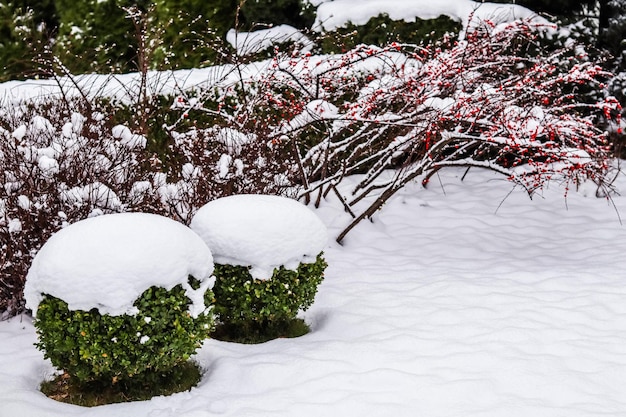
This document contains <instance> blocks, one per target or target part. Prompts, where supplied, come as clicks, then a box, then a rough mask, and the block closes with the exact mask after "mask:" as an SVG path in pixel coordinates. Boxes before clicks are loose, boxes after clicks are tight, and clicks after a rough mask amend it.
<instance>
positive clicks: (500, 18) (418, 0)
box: [308, 0, 549, 31]
mask: <svg viewBox="0 0 626 417" xmlns="http://www.w3.org/2000/svg"><path fill="white" fill-rule="evenodd" d="M308 2H309V3H311V4H313V5H315V6H318V7H317V13H316V19H315V23H314V25H313V29H315V30H325V31H332V30H336V29H337V28H339V27H342V26H345V25H346V24H347V23H348V22H351V23H353V24H355V25H364V24H365V23H367V21H368V20H369V19H371V18H372V17H376V16H378V15H380V14H386V15H388V16H389V17H390V18H391V19H393V20H405V21H407V22H414V21H415V18H416V17H418V18H420V19H435V18H437V17H439V16H440V15H445V16H448V17H450V18H451V19H452V20H456V21H461V22H462V23H463V28H464V29H467V26H468V24H469V23H470V22H469V20H470V19H474V20H477V21H481V20H485V19H491V20H494V21H495V22H496V23H503V22H511V21H514V20H517V19H530V18H532V19H533V20H534V21H535V23H542V24H549V22H548V21H547V20H545V19H543V18H542V17H540V16H538V15H537V14H536V13H534V12H533V11H531V10H529V9H527V8H525V7H522V6H519V5H516V4H500V3H492V2H484V3H483V2H478V1H474V0H437V1H433V0H308Z"/></svg>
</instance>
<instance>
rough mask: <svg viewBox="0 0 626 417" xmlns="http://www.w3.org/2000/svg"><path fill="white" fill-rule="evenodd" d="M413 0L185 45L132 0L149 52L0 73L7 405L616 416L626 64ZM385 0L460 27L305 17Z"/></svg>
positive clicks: (622, 403) (624, 379) (623, 284)
mask: <svg viewBox="0 0 626 417" xmlns="http://www.w3.org/2000/svg"><path fill="white" fill-rule="evenodd" d="M365 3H367V6H368V7H365ZM383 3H384V4H383ZM396 3H397V2H393V1H387V2H378V1H373V0H372V1H368V2H364V4H363V8H362V9H359V10H358V12H357V11H355V6H354V2H351V1H350V0H335V1H328V2H324V1H317V2H312V1H311V7H313V8H315V9H316V13H317V14H316V16H317V17H316V21H315V24H314V26H313V27H314V28H316V29H315V30H314V31H311V32H307V33H305V32H303V31H301V30H297V29H295V28H293V27H291V26H287V25H280V26H275V27H272V28H268V29H262V30H257V31H254V32H243V31H235V30H231V31H229V32H228V35H227V36H226V39H227V41H228V42H229V43H230V45H231V46H230V47H231V48H232V50H231V59H230V62H224V63H221V64H219V65H211V66H207V67H205V68H194V69H186V70H182V69H179V70H176V71H156V70H151V69H150V68H149V66H148V65H147V61H146V60H147V57H148V56H150V55H151V54H152V53H156V52H155V51H156V49H155V50H152V49H151V48H152V46H151V45H153V44H152V43H151V42H148V40H149V38H150V36H151V34H154V32H151V29H150V28H149V26H148V23H149V21H148V20H146V15H144V14H142V13H141V12H140V11H139V10H138V9H133V8H128V9H127V10H126V13H127V17H128V19H129V20H130V21H132V22H133V24H134V25H135V28H136V29H137V33H138V35H139V38H142V36H143V38H142V39H143V40H144V41H145V42H144V43H142V44H141V45H143V47H144V48H143V49H142V54H143V57H141V56H140V57H138V69H139V71H138V72H130V73H122V74H108V75H103V74H95V73H94V74H83V75H76V74H73V73H72V71H71V70H70V69H69V68H68V67H67V66H66V65H65V64H64V63H63V61H62V60H61V59H60V58H58V57H55V56H53V57H52V58H49V57H46V58H45V59H48V61H46V62H47V65H49V66H50V67H51V68H54V69H55V72H54V73H53V74H51V76H50V77H47V78H40V79H29V80H23V81H18V80H14V81H8V82H5V83H3V84H0V90H2V93H1V94H2V95H3V102H2V109H1V113H0V135H1V138H0V178H1V179H2V184H3V187H2V188H1V189H0V236H1V244H2V252H1V254H0V266H1V269H0V281H1V283H2V286H1V287H0V291H1V293H0V311H1V314H2V319H3V320H2V321H1V322H0V335H1V336H0V417H5V416H7V417H8V416H16V415H36V416H42V417H45V416H61V415H63V416H73V415H76V416H128V415H133V416H150V417H169V416H185V417H203V416H213V415H227V416H247V415H249V416H259V415H289V416H294V415H296V416H309V415H310V416H313V415H315V416H317V415H321V414H323V415H368V416H383V415H390V414H394V415H399V416H413V415H421V414H424V415H429V416H457V415H464V416H493V415H502V416H507V417H508V416H529V415H532V416H556V415H567V416H573V417H576V416H587V417H591V416H597V415H607V416H621V415H624V413H626V399H624V396H623V394H622V389H621V387H623V386H624V383H626V350H625V349H624V345H625V343H624V342H626V336H624V335H625V334H626V307H624V305H625V304H624V302H623V300H624V297H625V296H626V281H625V280H624V279H623V272H622V271H624V269H625V267H626V265H625V264H624V261H623V259H624V257H623V253H624V251H625V250H626V240H625V239H624V236H623V235H624V226H622V220H621V212H622V208H623V206H624V200H623V197H622V196H621V192H622V191H623V187H624V186H626V181H625V180H624V176H623V175H622V173H621V171H620V165H621V160H620V158H619V157H620V155H621V153H620V152H621V142H620V140H621V137H622V129H623V127H624V123H623V122H622V119H621V116H622V107H621V104H620V102H621V96H620V94H621V90H620V89H619V83H620V79H621V78H620V77H621V75H620V74H616V73H615V72H612V70H610V69H609V68H608V66H607V65H605V62H606V61H607V60H609V58H608V57H603V56H602V55H598V53H597V52H594V51H592V50H590V47H589V45H586V44H584V43H579V42H577V36H578V35H575V34H576V33H578V32H577V31H581V32H584V31H585V30H586V29H584V27H583V25H581V24H571V25H561V24H558V22H557V23H555V22H553V21H551V20H549V19H547V18H545V17H542V16H539V15H537V14H536V13H534V12H532V11H531V10H529V9H526V8H524V7H521V6H518V5H503V4H495V3H480V4H479V3H476V2H472V1H469V0H455V1H447V2H441V4H439V5H436V6H435V5H433V4H431V3H433V2H425V1H421V0H412V1H410V3H411V4H412V5H413V6H415V8H413V9H412V8H407V7H396V6H398V4H399V3H398V4H396ZM407 3H409V2H407ZM403 6H406V4H403ZM415 10H420V12H419V13H418V12H415ZM382 14H385V15H386V16H387V17H389V18H390V19H392V20H394V21H402V20H403V19H404V20H407V21H411V20H415V18H417V17H419V18H420V19H424V21H426V19H434V18H437V17H438V16H440V15H443V16H447V18H449V19H451V21H453V22H458V27H459V30H458V31H456V32H446V33H443V34H442V36H441V37H433V38H432V39H428V40H426V41H423V42H419V43H417V42H405V41H403V40H401V39H396V40H393V41H390V42H386V43H384V44H381V45H375V44H367V43H355V44H354V45H350V47H349V48H345V50H341V51H334V52H328V51H326V52H322V49H320V48H321V47H320V45H319V42H318V41H317V40H316V38H315V36H314V35H315V34H317V35H319V36H320V39H324V40H323V41H322V42H328V39H329V38H328V37H326V38H324V37H323V36H322V35H323V34H324V33H326V34H328V33H335V35H333V36H336V37H337V38H339V37H340V36H339V32H340V31H341V30H343V29H345V28H348V31H349V30H351V29H350V27H351V26H350V25H363V24H367V22H368V19H370V18H373V17H375V16H377V15H382ZM333 31H336V32H333ZM341 36H344V35H341ZM345 36H348V35H345ZM142 54H139V55H142ZM42 59H43V58H42ZM142 63H143V64H145V65H143V64H142Z"/></svg>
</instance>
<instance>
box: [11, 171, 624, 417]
mask: <svg viewBox="0 0 626 417" xmlns="http://www.w3.org/2000/svg"><path fill="white" fill-rule="evenodd" d="M461 174H462V172H461V171H447V172H443V173H442V174H441V178H440V180H441V184H443V186H440V184H439V181H438V179H437V178H436V177H435V178H433V180H432V182H431V185H430V187H429V188H428V189H426V190H424V189H420V188H419V187H418V186H417V185H415V186H414V187H409V188H408V189H406V190H404V191H403V192H402V193H401V194H400V195H398V196H397V198H395V199H394V200H393V201H392V202H390V203H389V204H388V205H387V206H385V207H384V209H383V211H381V212H380V213H379V215H378V216H377V218H376V221H375V222H374V223H363V224H361V225H359V226H358V227H357V228H356V229H355V230H353V232H351V234H350V235H348V237H347V239H346V242H345V246H343V247H341V246H338V245H337V244H335V243H332V244H330V245H329V247H328V248H327V249H326V257H327V260H328V263H329V267H328V270H327V274H326V280H325V281H324V283H323V284H322V286H321V287H320V289H319V293H318V296H317V299H316V302H315V304H314V305H313V307H312V308H311V309H310V310H309V311H307V312H306V313H305V314H304V315H303V317H305V319H306V320H307V321H308V322H309V323H310V324H311V326H312V332H311V333H310V334H308V335H306V336H303V337H300V338H297V339H289V340H287V339H283V340H274V341H271V342H268V343H264V344H260V345H239V344H233V343H226V342H219V341H215V340H209V341H208V342H207V343H205V346H204V347H203V348H202V350H201V351H200V352H199V354H198V355H197V360H198V361H199V362H200V363H201V365H202V367H203V368H204V369H205V375H204V377H203V379H202V382H201V384H200V386H199V387H197V388H194V389H193V390H192V391H190V392H185V393H180V394H176V395H173V396H170V397H159V398H154V399H152V400H150V401H145V402H136V403H127V404H118V405H107V406H101V407H96V408H91V409H88V408H81V407H77V406H72V405H66V404H61V403H57V402H55V401H53V400H50V399H48V398H46V397H45V396H44V395H43V394H41V393H40V392H39V391H38V385H39V383H40V382H41V380H42V379H43V378H47V377H50V376H51V375H52V373H53V369H52V367H51V365H50V364H49V363H48V362H47V361H44V359H43V355H42V353H41V352H39V351H37V350H36V349H35V348H34V346H33V345H32V344H33V342H34V341H35V334H34V330H33V326H32V324H31V322H30V320H29V319H28V318H27V317H26V316H24V317H17V318H14V319H12V320H10V321H8V322H1V323H0V417H18V416H27V417H30V416H33V417H46V416H64V417H65V416H68V417H71V416H81V417H99V416H102V417H116V416H120V417H121V416H124V417H129V416H133V417H143V416H147V417H208V416H233V417H245V416H266V415H267V416H270V415H271V416H289V417H307V416H311V417H319V416H341V417H345V416H395V417H403V416H407V417H409V416H411V417H413V416H428V417H436V416H454V417H459V416H462V417H470V416H472V417H473V416H489V417H494V416H505V417H517V416H519V417H543V416H549V417H553V416H555V417H556V416H566V417H582V416H584V417H595V416H600V415H602V416H625V415H626V395H624V387H625V386H626V302H625V300H626V272H625V271H626V257H625V254H626V226H621V225H620V223H619V220H618V217H617V214H616V212H615V210H614V208H613V207H612V206H611V205H610V204H608V203H607V202H606V200H603V199H596V198H595V197H592V196H589V197H586V196H584V194H585V193H578V194H575V193H570V195H569V196H568V198H567V209H566V206H565V200H564V199H563V191H562V190H561V189H557V188H556V187H555V188H554V189H551V190H547V191H546V192H545V193H544V196H543V197H537V198H535V199H534V200H533V201H530V200H528V198H527V197H526V196H525V195H524V194H523V193H522V192H518V191H515V192H513V193H512V194H511V195H510V196H509V197H508V199H506V200H505V201H504V202H503V203H502V205H501V207H500V208H499V209H498V210H497V211H496V209H497V208H498V205H499V204H500V203H501V202H502V200H503V199H504V198H505V197H506V196H507V194H508V193H509V191H510V190H511V185H510V184H509V183H507V182H506V181H504V180H503V179H502V178H501V177H497V176H494V175H493V174H491V173H487V172H480V171H478V170H476V171H471V172H470V173H469V174H468V176H467V177H466V178H465V180H464V182H463V183H461V182H460V179H459V177H460V175H461ZM624 188H626V181H624V180H622V189H624ZM615 203H616V204H617V206H618V208H621V209H622V216H623V217H626V216H624V213H626V197H619V196H617V197H615ZM317 212H318V214H319V215H320V216H321V217H322V219H323V220H324V221H325V223H326V224H327V225H328V226H329V228H330V231H331V233H334V234H335V235H336V234H337V233H338V231H339V230H340V228H341V226H343V225H345V224H346V222H347V220H348V219H347V218H346V217H344V214H343V213H342V210H341V208H340V206H339V204H337V202H336V201H334V200H330V199H329V200H328V201H326V202H324V205H323V207H322V208H320V209H319V210H318V211H317Z"/></svg>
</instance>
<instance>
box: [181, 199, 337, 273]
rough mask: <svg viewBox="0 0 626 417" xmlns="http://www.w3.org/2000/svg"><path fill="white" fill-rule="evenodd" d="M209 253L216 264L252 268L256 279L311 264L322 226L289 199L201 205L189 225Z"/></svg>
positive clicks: (323, 237) (324, 237) (320, 245)
mask: <svg viewBox="0 0 626 417" xmlns="http://www.w3.org/2000/svg"><path fill="white" fill-rule="evenodd" d="M190 227H191V229H192V230H194V231H195V232H196V233H198V234H199V235H200V236H201V237H202V238H203V239H204V241H205V242H206V244H207V245H208V246H209V248H211V251H212V252H213V256H214V258H215V262H216V263H219V264H230V265H240V266H251V269H250V274H251V275H252V277H253V278H255V279H269V278H271V276H272V272H273V270H274V269H275V268H278V267H280V266H284V267H285V268H287V269H292V270H293V269H296V268H297V267H298V265H299V264H300V263H311V262H314V261H315V259H316V257H317V255H318V254H319V253H320V252H321V251H322V250H323V249H324V247H325V246H326V244H327V242H328V233H327V231H326V226H324V224H323V223H322V221H321V220H320V219H319V218H318V217H317V216H316V215H315V214H314V213H313V212H312V211H311V210H309V209H308V208H307V207H306V206H304V205H303V204H301V203H299V202H297V201H295V200H292V199H290V198H285V197H279V196H272V195H253V194H242V195H234V196H230V197H224V198H220V199H217V200H214V201H211V202H210V203H208V204H206V205H205V206H203V207H202V208H200V210H198V212H197V213H196V215H195V216H194V218H193V220H192V221H191V225H190Z"/></svg>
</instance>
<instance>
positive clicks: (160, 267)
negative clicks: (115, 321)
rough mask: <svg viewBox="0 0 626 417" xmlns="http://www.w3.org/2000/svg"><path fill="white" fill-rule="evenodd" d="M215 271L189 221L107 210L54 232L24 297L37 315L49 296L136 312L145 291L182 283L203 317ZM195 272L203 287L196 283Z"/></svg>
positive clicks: (106, 310) (77, 306)
mask: <svg viewBox="0 0 626 417" xmlns="http://www.w3.org/2000/svg"><path fill="white" fill-rule="evenodd" d="M212 272H213V258H212V255H211V251H210V250H209V248H208V247H207V246H206V245H205V243H204V242H203V241H202V239H200V237H199V236H198V235H196V234H195V233H194V232H193V231H192V230H191V229H189V228H188V227H186V226H184V225H183V224H181V223H178V222H176V221H174V220H171V219H168V218H166V217H162V216H157V215H155V214H145V213H120V214H109V215H104V216H98V217H93V218H89V219H86V220H82V221H79V222H77V223H74V224H72V225H70V226H68V227H66V228H65V229H62V230H60V231H59V232H57V233H55V234H54V235H53V236H52V237H51V238H50V239H49V240H48V241H47V242H46V243H45V244H44V245H43V247H42V248H41V250H40V251H39V253H37V255H36V256H35V259H34V260H33V263H32V265H31V268H30V270H29V271H28V275H27V277H26V285H25V288H24V297H25V299H26V306H27V307H28V308H30V309H32V311H33V314H36V313H37V307H38V306H39V303H40V302H41V300H42V299H43V296H44V294H48V295H51V296H54V297H57V298H60V299H62V300H63V301H65V302H67V303H68V306H69V308H70V310H91V309H93V308H96V309H98V311H99V312H100V313H101V314H109V315H121V314H136V313H137V309H136V307H134V306H133V303H134V302H135V300H136V299H137V298H139V296H140V295H141V294H142V293H143V292H144V291H145V290H146V289H148V288H150V287H151V286H158V287H163V288H166V289H168V290H169V289H172V288H173V287H175V286H176V285H178V284H182V285H183V287H184V288H185V291H186V294H187V296H188V297H189V299H190V300H192V305H191V306H190V313H191V314H192V316H194V317H197V316H198V315H199V314H201V313H202V312H203V311H204V310H205V309H206V307H205V306H204V303H203V297H202V295H203V294H204V292H205V291H206V289H207V288H208V287H210V286H212V284H213V282H212V277H211V274H212ZM189 275H193V276H194V277H195V278H196V279H198V280H200V281H201V282H202V284H201V286H200V288H198V289H197V290H193V289H192V288H191V286H190V285H189V283H188V282H187V280H188V277H189Z"/></svg>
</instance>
